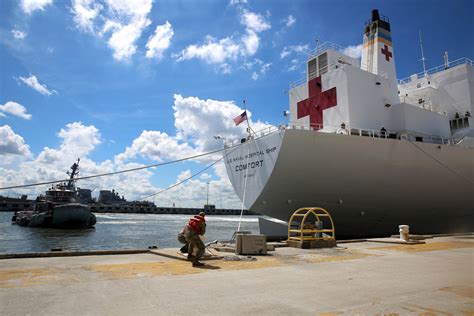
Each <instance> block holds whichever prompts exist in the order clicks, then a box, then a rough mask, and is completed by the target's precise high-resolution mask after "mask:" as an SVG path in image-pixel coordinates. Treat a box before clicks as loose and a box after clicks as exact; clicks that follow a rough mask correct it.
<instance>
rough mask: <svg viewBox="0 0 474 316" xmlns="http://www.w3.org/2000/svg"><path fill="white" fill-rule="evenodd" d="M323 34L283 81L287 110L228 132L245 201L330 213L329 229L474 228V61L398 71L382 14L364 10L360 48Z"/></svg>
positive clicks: (229, 153) (232, 171)
mask: <svg viewBox="0 0 474 316" xmlns="http://www.w3.org/2000/svg"><path fill="white" fill-rule="evenodd" d="M342 51H343V49H342V48H341V47H339V46H337V45H334V44H330V43H326V44H323V45H321V46H319V47H317V48H316V49H315V50H314V51H312V52H311V54H310V57H309V58H308V60H307V76H306V78H304V80H301V81H299V82H296V83H294V84H292V85H291V87H290V91H289V101H290V121H289V124H287V125H285V126H280V127H279V128H269V129H268V130H265V131H259V132H256V133H251V135H250V136H249V137H247V138H246V139H242V140H239V142H240V143H241V144H240V145H239V146H236V147H235V145H236V142H234V143H231V142H227V143H226V148H227V150H226V153H225V163H226V168H227V173H228V175H229V178H230V181H231V183H232V185H233V187H234V189H235V191H236V192H237V194H238V195H239V197H240V199H241V200H242V201H243V204H244V206H245V207H246V208H248V209H249V210H251V211H255V212H258V213H261V214H264V215H268V216H271V217H273V218H277V219H280V220H283V221H288V220H289V218H290V216H291V214H292V213H293V212H294V211H295V210H296V209H298V208H300V207H308V206H320V207H324V208H326V209H327V210H328V211H329V212H330V213H331V215H332V217H333V219H334V222H335V228H336V236H337V237H338V238H341V237H362V236H382V235H390V234H392V233H395V232H397V228H398V225H400V224H407V225H410V230H411V231H412V232H413V233H418V234H432V233H441V232H451V231H457V230H468V231H473V228H474V218H473V213H474V141H473V140H474V128H473V127H474V120H473V117H472V116H471V115H472V113H473V110H474V107H473V104H474V69H473V62H472V60H469V59H467V58H463V59H459V60H456V61H452V62H449V60H448V57H447V54H446V55H445V62H444V64H443V65H442V66H440V67H436V68H433V69H430V70H426V71H424V72H423V73H420V74H415V75H412V76H410V77H409V78H407V79H403V80H397V77H396V68H395V52H394V48H393V45H392V40H391V29H390V21H389V20H388V18H386V17H384V16H381V15H379V13H378V11H377V10H373V11H372V18H371V19H370V20H369V21H368V22H366V25H365V27H364V36H363V50H362V58H361V60H360V61H359V59H356V58H352V57H350V56H347V55H345V54H344V53H343V52H342Z"/></svg>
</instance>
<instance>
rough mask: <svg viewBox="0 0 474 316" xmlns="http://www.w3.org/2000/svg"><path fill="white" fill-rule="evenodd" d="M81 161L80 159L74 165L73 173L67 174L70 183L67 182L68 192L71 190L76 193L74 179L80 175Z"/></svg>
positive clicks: (72, 167)
mask: <svg viewBox="0 0 474 316" xmlns="http://www.w3.org/2000/svg"><path fill="white" fill-rule="evenodd" d="M80 160H81V159H80V158H77V162H75V163H73V164H72V166H71V171H70V172H69V171H68V172H67V174H68V175H69V181H68V182H67V189H68V190H71V191H74V190H75V188H74V177H75V176H76V175H77V174H78V173H79V161H80Z"/></svg>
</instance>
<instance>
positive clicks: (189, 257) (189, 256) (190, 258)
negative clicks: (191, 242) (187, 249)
mask: <svg viewBox="0 0 474 316" xmlns="http://www.w3.org/2000/svg"><path fill="white" fill-rule="evenodd" d="M194 259H196V257H194V256H193V255H192V254H190V253H188V261H194Z"/></svg>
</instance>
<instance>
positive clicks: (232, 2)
mask: <svg viewBox="0 0 474 316" xmlns="http://www.w3.org/2000/svg"><path fill="white" fill-rule="evenodd" d="M241 3H247V0H230V2H229V4H230V5H236V4H241Z"/></svg>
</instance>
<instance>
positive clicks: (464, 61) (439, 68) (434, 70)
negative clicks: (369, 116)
mask: <svg viewBox="0 0 474 316" xmlns="http://www.w3.org/2000/svg"><path fill="white" fill-rule="evenodd" d="M464 64H467V65H470V66H474V62H473V61H472V60H471V59H469V58H466V57H464V58H459V59H456V60H453V61H450V62H449V63H448V64H442V65H439V66H436V67H433V68H431V69H428V70H426V71H424V72H423V71H422V72H420V73H417V74H414V75H411V76H409V77H406V78H403V79H398V84H407V83H409V82H411V81H412V80H416V79H421V78H423V77H426V76H428V75H432V74H435V73H437V72H440V71H443V70H446V69H449V68H453V67H456V66H459V65H464Z"/></svg>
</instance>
